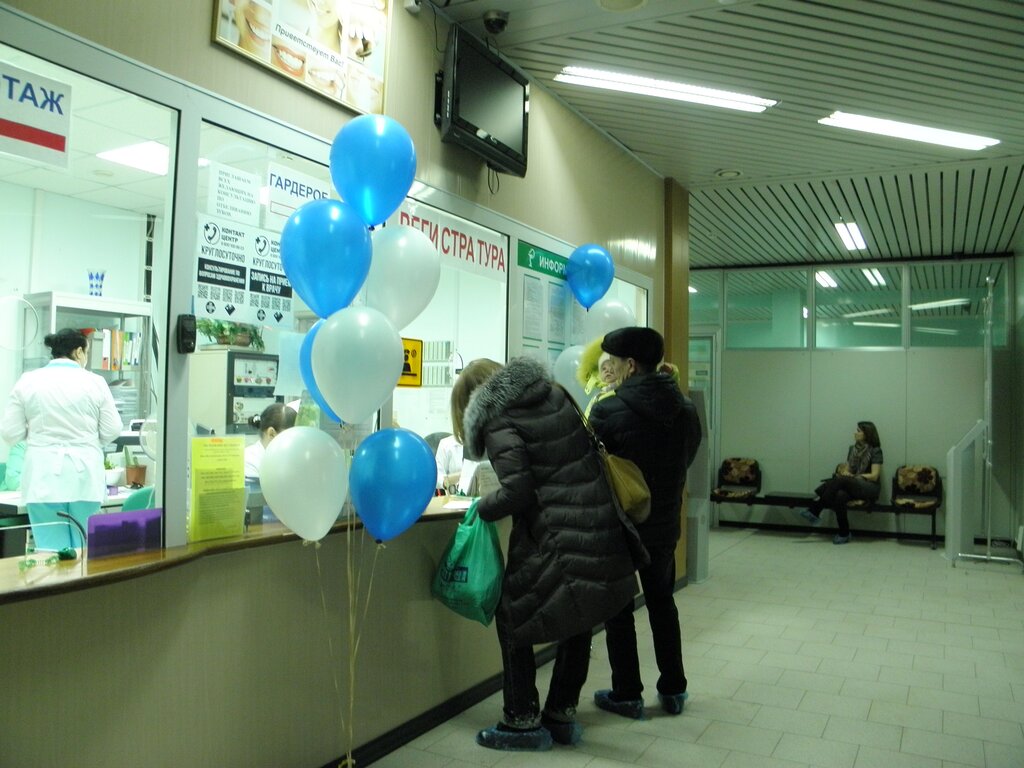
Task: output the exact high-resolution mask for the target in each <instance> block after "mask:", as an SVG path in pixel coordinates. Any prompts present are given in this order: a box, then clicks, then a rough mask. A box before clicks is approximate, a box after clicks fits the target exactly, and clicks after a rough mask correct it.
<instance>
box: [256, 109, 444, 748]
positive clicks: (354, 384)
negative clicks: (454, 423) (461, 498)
mask: <svg viewBox="0 0 1024 768" xmlns="http://www.w3.org/2000/svg"><path fill="white" fill-rule="evenodd" d="M330 171H331V180H332V181H333V183H334V187H335V189H336V190H337V192H338V194H339V195H340V197H341V200H327V199H320V200H314V201H311V202H309V203H306V204H305V205H303V206H302V207H301V208H299V209H298V210H297V211H295V213H293V214H292V215H291V217H289V219H288V221H287V223H286V224H285V226H284V229H283V230H282V232H281V263H282V265H283V267H284V271H285V275H286V276H287V277H288V280H289V281H290V282H291V284H292V287H293V288H294V289H295V292H296V294H298V296H299V297H300V298H301V299H302V300H303V301H304V302H305V303H306V304H307V305H308V306H309V307H310V309H312V310H313V312H315V313H316V315H317V316H318V317H319V318H320V319H319V320H318V321H317V322H316V324H315V325H313V327H312V328H310V329H309V331H307V333H306V336H305V338H304V339H303V342H302V346H301V349H300V353H299V368H300V371H301V374H302V380H303V383H304V384H305V386H306V389H307V391H308V392H309V395H310V397H311V398H312V399H313V401H314V402H316V404H317V405H318V406H320V408H321V409H322V410H323V412H324V414H325V415H326V416H327V417H328V418H330V419H331V420H333V421H335V422H339V423H342V424H344V423H350V424H355V423H362V422H365V421H367V420H368V419H370V418H372V416H373V415H374V414H375V413H376V411H377V410H378V409H379V408H380V407H381V405H383V403H384V402H385V401H386V400H387V399H388V397H390V396H391V393H392V391H393V390H394V388H395V386H396V385H397V384H398V380H399V378H400V376H401V374H402V366H403V363H404V352H403V347H402V339H401V337H400V336H399V330H400V329H401V328H402V327H403V326H405V325H407V324H408V323H409V322H410V321H412V320H413V319H414V318H415V317H416V316H417V315H419V314H420V312H422V311H423V309H424V308H425V307H426V306H427V304H429V303H430V300H431V298H432V297H433V295H434V292H435V291H436V289H437V285H438V282H439V280H440V277H441V265H440V258H439V256H438V253H437V250H436V249H435V248H434V246H433V243H431V242H430V240H429V239H428V238H427V237H426V236H425V235H424V234H423V233H422V232H420V231H418V230H415V229H412V228H411V227H404V226H389V227H385V228H383V229H379V230H377V231H375V232H371V230H373V228H375V227H377V226H378V225H380V224H382V223H383V222H384V221H385V220H386V219H387V218H388V216H390V215H391V214H392V213H393V212H394V211H395V210H397V208H398V206H399V205H400V204H401V203H402V201H403V200H404V199H405V196H406V194H407V193H408V191H409V188H410V187H411V185H412V181H413V176H414V174H415V172H416V150H415V148H414V147H413V143H412V139H411V138H410V137H409V134H408V133H407V132H406V131H405V129H404V128H403V127H402V126H401V125H399V124H398V123H397V122H396V121H394V120H392V119H391V118H388V117H384V116H382V115H363V116H361V117H357V118H355V119H354V120H352V121H350V122H348V123H346V125H345V126H344V127H343V128H342V129H341V130H340V131H339V132H338V134H337V136H336V137H335V139H334V142H333V143H332V145H331V153H330ZM364 288H365V304H364V305H359V306H354V305H353V304H352V302H353V300H354V299H355V298H356V296H357V295H358V294H359V292H360V291H361V290H362V289H364ZM436 471H437V470H436V464H435V462H434V454H433V451H431V450H430V447H429V446H428V445H427V443H426V441H424V440H423V438H421V437H420V436H419V435H417V434H415V433H413V432H411V431H409V430H406V429H383V430H380V431H378V432H375V433H374V434H372V435H370V436H369V437H367V438H366V439H364V440H363V441H362V443H360V445H359V446H358V448H357V449H356V451H355V454H354V456H353V457H352V461H351V468H349V467H348V466H347V461H346V456H345V452H344V451H343V450H342V448H341V447H340V445H339V444H338V442H337V441H336V440H335V439H334V438H332V437H331V436H330V435H328V434H327V433H326V432H323V431H321V430H319V429H317V428H315V427H307V426H296V427H292V428H291V429H288V430H285V431H284V432H282V433H281V434H280V435H278V437H277V438H276V439H275V440H273V441H272V442H271V443H270V444H269V445H268V446H267V452H266V455H265V457H264V461H263V466H262V473H261V475H262V476H261V486H262V491H263V494H264V497H265V498H266V501H267V504H268V505H269V506H270V508H271V509H272V510H273V512H274V514H275V515H276V516H277V517H278V519H279V520H281V522H282V523H284V524H285V525H286V526H287V527H288V528H290V529H291V530H292V531H294V532H295V533H296V534H298V535H299V536H300V537H302V538H303V539H305V540H306V541H310V542H318V541H319V540H320V539H322V538H323V537H324V536H326V535H327V533H328V532H329V531H330V529H331V527H332V526H333V525H334V523H335V521H336V520H337V519H338V515H339V514H340V512H341V510H342V506H343V505H344V503H345V498H346V496H347V495H348V494H349V491H351V495H352V502H353V505H354V507H355V510H356V514H357V515H358V516H359V519H360V520H361V522H362V523H363V527H364V529H365V530H366V531H367V532H368V533H369V534H370V535H371V536H372V537H373V539H374V540H375V541H377V543H378V545H380V544H382V543H383V542H385V541H388V540H389V539H392V538H394V537H396V536H398V535H399V534H401V533H402V532H404V531H405V530H406V529H407V528H409V526H411V525H412V524H413V523H414V522H416V520H417V519H418V518H419V517H420V515H421V514H422V513H423V510H424V509H426V507H427V504H428V503H429V502H430V499H431V498H432V497H433V494H434V485H435V482H436ZM346 542H347V547H348V557H347V568H348V586H349V612H348V613H349V621H348V632H349V670H348V671H349V681H350V696H349V717H348V732H347V734H348V762H351V753H352V746H353V739H352V730H351V729H352V707H353V706H354V696H353V695H352V692H353V691H354V689H355V685H354V681H355V669H356V667H355V658H356V653H357V651H358V646H359V635H360V632H359V631H358V629H357V626H356V625H357V621H356V619H357V615H358V611H356V609H355V606H356V603H357V602H358V600H359V584H361V583H362V579H361V577H360V576H359V574H357V573H355V572H354V569H355V564H354V562H355V561H357V560H358V561H359V562H360V563H361V558H357V557H353V552H352V526H350V527H349V529H348V535H347V537H346ZM381 549H382V547H381V546H378V547H377V548H376V552H375V555H374V559H373V565H372V566H371V571H370V578H369V580H368V585H367V591H366V600H367V603H368V602H369V594H370V591H371V587H372V582H373V570H374V569H375V567H376V558H377V555H379V553H380V550H381ZM317 570H318V572H319V555H317ZM322 589H323V586H322V584H321V591H322ZM321 597H323V596H322V595H321ZM323 602H324V605H326V601H323ZM325 611H326V608H325ZM363 615H364V616H365V608H364V611H363ZM331 648H332V653H333V645H331ZM332 672H334V665H332ZM335 683H337V680H335ZM344 720H345V718H344V717H342V721H343V722H344Z"/></svg>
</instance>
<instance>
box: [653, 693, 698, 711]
mask: <svg viewBox="0 0 1024 768" xmlns="http://www.w3.org/2000/svg"><path fill="white" fill-rule="evenodd" d="M688 698H690V694H688V693H686V692H685V691H684V692H683V693H674V694H669V693H659V694H658V701H660V702H661V708H662V709H664V710H665V711H666V712H668V713H669V714H670V715H681V714H682V713H683V707H685V706H686V700H687V699H688Z"/></svg>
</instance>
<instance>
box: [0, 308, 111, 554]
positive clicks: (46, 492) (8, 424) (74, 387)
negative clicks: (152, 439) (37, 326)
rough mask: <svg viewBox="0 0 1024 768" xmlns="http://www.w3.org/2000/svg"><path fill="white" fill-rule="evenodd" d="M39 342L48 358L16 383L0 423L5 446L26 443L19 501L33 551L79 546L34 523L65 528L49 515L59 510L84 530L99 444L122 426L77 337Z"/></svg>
mask: <svg viewBox="0 0 1024 768" xmlns="http://www.w3.org/2000/svg"><path fill="white" fill-rule="evenodd" d="M44 342H45V344H46V346H47V347H49V348H50V354H51V355H52V357H53V359H52V360H51V361H50V362H49V363H48V364H47V365H45V366H44V367H42V368H39V369H37V370H34V371H26V372H25V373H23V374H22V375H21V378H20V379H18V381H17V383H16V384H15V385H14V389H12V390H11V396H10V399H9V400H8V401H7V407H6V408H4V413H3V418H2V420H0V437H3V439H4V440H6V441H7V442H8V443H11V444H13V443H16V442H18V441H19V440H26V448H25V466H24V470H23V472H22V478H21V500H22V503H23V504H25V506H26V507H27V509H28V516H29V520H30V521H31V522H32V532H33V536H34V537H35V541H36V546H37V547H38V548H39V549H46V550H50V549H52V550H59V549H62V548H64V547H69V546H71V547H80V546H82V541H81V538H80V536H79V535H78V531H77V530H76V529H75V528H74V526H73V525H71V526H68V525H41V524H42V523H53V522H58V521H59V522H64V523H66V522H67V521H66V520H64V519H62V518H61V517H59V516H58V514H57V513H58V512H63V513H66V514H70V515H71V516H72V517H73V518H74V519H75V520H77V521H78V523H79V524H81V526H82V528H83V529H85V528H86V527H87V520H88V518H89V515H92V514H95V513H96V512H99V509H100V504H101V502H102V501H103V495H104V492H105V488H104V479H103V446H104V445H106V444H107V443H109V442H111V441H112V440H113V439H114V438H116V437H117V436H118V435H119V434H120V433H121V430H122V428H123V424H122V422H121V416H120V414H118V412H117V408H115V407H114V398H113V397H112V396H111V394H110V387H108V386H107V382H106V381H104V380H103V378H102V377H101V376H99V375H97V374H95V373H91V372H89V371H87V370H85V367H84V366H85V364H86V361H87V360H88V359H89V355H88V351H89V350H88V346H89V340H88V339H87V338H86V336H85V334H84V333H82V332H81V331H78V330H75V329H73V328H64V329H63V330H60V331H58V332H57V333H51V334H49V335H47V337H46V338H45V339H44Z"/></svg>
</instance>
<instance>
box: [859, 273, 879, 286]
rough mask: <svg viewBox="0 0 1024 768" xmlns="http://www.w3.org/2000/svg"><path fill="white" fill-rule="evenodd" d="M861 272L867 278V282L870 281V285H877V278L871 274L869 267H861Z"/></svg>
mask: <svg viewBox="0 0 1024 768" xmlns="http://www.w3.org/2000/svg"><path fill="white" fill-rule="evenodd" d="M861 272H863V273H864V277H866V278H867V279H868V282H869V283H871V285H872V286H874V287H875V288H877V287H878V278H876V277H875V276H874V275H873V274H871V270H870V269H862V270H861Z"/></svg>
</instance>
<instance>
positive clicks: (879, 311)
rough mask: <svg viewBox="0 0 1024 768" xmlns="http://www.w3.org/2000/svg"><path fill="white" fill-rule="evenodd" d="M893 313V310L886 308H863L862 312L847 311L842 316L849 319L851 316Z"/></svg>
mask: <svg viewBox="0 0 1024 768" xmlns="http://www.w3.org/2000/svg"><path fill="white" fill-rule="evenodd" d="M892 314H895V312H893V310H891V309H888V308H882V309H865V310H864V311H863V312H849V313H847V314H845V315H843V317H845V318H847V319H849V318H851V317H871V316H872V315H892Z"/></svg>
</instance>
